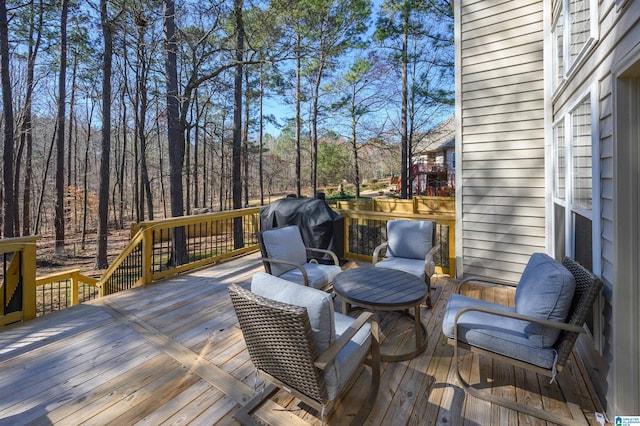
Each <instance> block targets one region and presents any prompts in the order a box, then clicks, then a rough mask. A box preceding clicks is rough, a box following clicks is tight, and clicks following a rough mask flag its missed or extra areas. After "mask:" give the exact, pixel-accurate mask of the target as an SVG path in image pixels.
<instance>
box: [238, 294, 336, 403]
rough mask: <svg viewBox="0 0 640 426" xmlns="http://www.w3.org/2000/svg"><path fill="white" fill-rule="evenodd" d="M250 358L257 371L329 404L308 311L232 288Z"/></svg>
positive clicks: (319, 401)
mask: <svg viewBox="0 0 640 426" xmlns="http://www.w3.org/2000/svg"><path fill="white" fill-rule="evenodd" d="M229 295H230V296H231V301H232V302H233V306H234V308H235V311H236V315H237V317H238V322H239V324H240V328H241V329H242V334H243V336H244V340H245V342H246V345H247V349H248V350H249V356H250V357H251V361H252V362H253V363H254V365H255V366H256V368H258V369H259V370H262V371H263V372H265V373H267V374H268V375H270V376H272V377H274V378H276V379H278V380H280V381H281V382H283V383H285V384H286V385H287V386H290V387H291V388H293V389H296V390H297V391H299V392H301V393H303V394H305V395H306V396H307V397H309V398H311V399H313V400H315V401H317V402H318V403H319V404H325V403H326V402H327V400H328V394H327V388H326V384H325V381H324V377H323V375H322V372H321V371H320V370H319V369H317V368H316V367H315V366H314V364H313V363H314V361H315V359H316V358H317V351H316V345H315V341H314V338H313V331H312V329H311V324H310V322H309V316H308V314H307V310H306V308H304V307H300V306H295V305H288V304H285V303H280V302H276V301H273V300H270V299H266V298H263V297H260V296H258V295H256V294H254V293H252V292H250V291H248V290H245V289H243V288H241V287H238V286H231V287H229Z"/></svg>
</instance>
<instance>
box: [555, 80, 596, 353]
mask: <svg viewBox="0 0 640 426" xmlns="http://www.w3.org/2000/svg"><path fill="white" fill-rule="evenodd" d="M596 93H597V90H596V89H595V88H594V87H592V89H591V90H590V92H589V93H587V94H584V95H583V96H582V97H579V98H577V99H578V100H577V101H576V102H574V103H573V104H572V105H571V106H570V107H569V108H568V110H565V111H564V112H563V111H561V112H560V114H559V115H558V116H557V117H556V121H555V124H554V126H553V136H552V137H553V140H552V152H553V154H552V172H553V173H552V176H553V188H552V199H553V202H552V212H551V216H550V217H551V220H552V221H553V227H552V229H553V234H552V235H550V238H552V244H551V246H552V247H553V250H554V254H555V257H556V259H558V260H562V258H563V257H564V256H570V257H573V258H574V259H576V260H577V261H578V262H579V263H580V264H582V265H583V266H584V267H585V268H587V269H589V270H591V271H594V272H595V273H596V274H599V273H600V270H599V268H600V262H599V257H598V256H599V253H600V237H599V235H600V223H599V220H598V218H599V215H598V214H597V213H596V214H594V213H593V212H594V211H595V212H598V211H599V209H600V201H599V200H600V197H599V188H600V186H599V175H600V173H599V163H598V161H597V159H598V158H599V150H598V127H597V126H598V120H597V117H598V113H597V111H596V108H597V106H598V102H597V99H598V98H597V94H596ZM594 160H595V161H594ZM599 318H600V313H599V308H597V304H596V308H595V309H594V313H593V315H592V316H590V318H589V319H588V320H587V327H588V329H589V330H590V332H591V335H592V336H593V338H594V345H595V347H596V348H597V349H598V350H601V346H602V344H601V343H602V342H601V341H600V340H599V337H598V336H600V331H601V329H600V327H601V325H600V323H599V322H598V321H599Z"/></svg>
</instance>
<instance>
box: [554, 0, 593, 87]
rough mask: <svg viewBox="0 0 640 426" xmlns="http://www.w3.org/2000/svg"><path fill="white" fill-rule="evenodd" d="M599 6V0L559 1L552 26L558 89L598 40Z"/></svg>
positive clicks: (555, 80)
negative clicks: (597, 0)
mask: <svg viewBox="0 0 640 426" xmlns="http://www.w3.org/2000/svg"><path fill="white" fill-rule="evenodd" d="M597 10H598V9H597V2H596V0H559V1H557V3H556V4H555V7H554V11H553V20H552V22H553V24H552V28H551V40H552V46H551V48H552V55H553V58H552V60H553V88H554V90H555V89H557V88H558V87H559V86H560V85H561V84H562V83H563V82H564V81H565V80H566V79H567V78H568V76H569V75H570V74H571V73H572V72H573V70H574V69H576V68H577V66H576V64H577V63H579V62H580V61H582V60H583V58H584V57H585V56H586V52H587V51H588V50H589V48H590V47H591V46H592V45H593V44H594V41H595V39H596V37H597V34H596V33H597V28H598V26H597Z"/></svg>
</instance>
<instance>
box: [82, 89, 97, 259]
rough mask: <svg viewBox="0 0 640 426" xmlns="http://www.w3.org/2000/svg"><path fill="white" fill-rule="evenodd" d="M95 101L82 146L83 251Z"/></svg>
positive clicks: (92, 104)
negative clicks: (83, 146) (83, 145)
mask: <svg viewBox="0 0 640 426" xmlns="http://www.w3.org/2000/svg"><path fill="white" fill-rule="evenodd" d="M94 108H95V103H94V102H91V112H90V113H89V120H88V123H87V140H86V144H85V148H84V171H83V176H82V192H83V195H84V197H83V198H84V200H83V203H82V241H81V242H80V248H81V249H82V250H83V251H84V249H85V242H86V236H87V216H88V212H87V206H88V198H89V147H90V146H91V122H92V121H93V109H94Z"/></svg>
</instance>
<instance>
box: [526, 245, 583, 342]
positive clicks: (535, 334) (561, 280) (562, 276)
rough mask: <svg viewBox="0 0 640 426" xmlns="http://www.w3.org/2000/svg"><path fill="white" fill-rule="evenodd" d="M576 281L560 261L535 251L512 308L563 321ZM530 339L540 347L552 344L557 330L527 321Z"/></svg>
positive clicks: (558, 331) (529, 314) (542, 317)
mask: <svg viewBox="0 0 640 426" xmlns="http://www.w3.org/2000/svg"><path fill="white" fill-rule="evenodd" d="M575 287H576V282H575V279H574V278H573V275H571V272H569V270H568V269H567V268H565V267H564V266H563V265H562V264H561V263H560V262H558V261H557V260H555V259H553V258H551V257H550V256H548V255H546V254H544V253H534V254H533V255H532V256H531V258H530V259H529V262H528V263H527V266H526V268H525V270H524V272H523V273H522V277H521V278H520V282H519V283H518V287H517V289H516V296H515V305H516V307H515V311H516V312H517V313H518V314H521V315H527V316H532V317H536V318H541V319H546V320H550V321H560V322H564V321H565V320H566V318H567V314H568V313H569V309H570V308H571V302H572V300H573V294H574V292H575ZM526 333H527V336H528V337H529V339H530V340H531V341H532V342H534V343H535V344H536V345H537V346H540V347H551V346H552V345H553V344H554V343H555V342H556V340H557V339H558V335H559V334H560V330H558V329H554V328H549V327H543V326H541V325H538V324H529V325H528V326H527V328H526Z"/></svg>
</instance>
